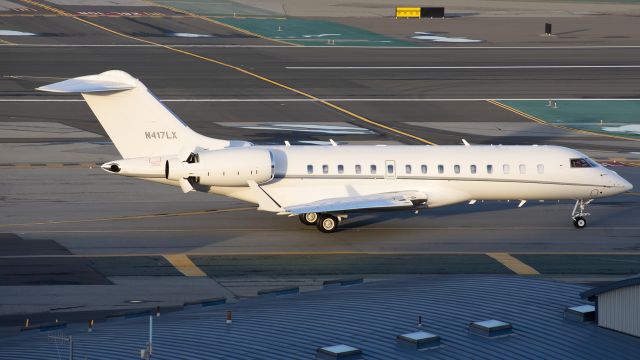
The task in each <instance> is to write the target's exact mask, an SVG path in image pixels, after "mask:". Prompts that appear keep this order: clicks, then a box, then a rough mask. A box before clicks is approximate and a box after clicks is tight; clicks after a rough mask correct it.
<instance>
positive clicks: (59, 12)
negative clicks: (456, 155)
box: [22, 0, 436, 145]
mask: <svg viewBox="0 0 640 360" xmlns="http://www.w3.org/2000/svg"><path fill="white" fill-rule="evenodd" d="M22 1H23V2H26V3H28V4H31V5H34V6H38V7H41V8H43V9H46V10H49V11H51V12H54V13H57V14H60V15H65V16H68V17H70V18H72V19H75V20H77V21H80V22H83V23H85V24H87V25H90V26H93V27H96V28H98V29H101V30H104V31H106V32H109V33H111V34H114V35H117V36H120V37H123V38H126V39H130V40H134V41H138V42H141V43H145V44H150V45H155V46H158V47H161V48H164V49H167V50H170V51H173V52H176V53H180V54H183V55H187V56H191V57H193V58H196V59H200V60H204V61H207V62H210V63H213V64H217V65H220V66H224V67H226V68H229V69H233V70H236V71H238V72H241V73H243V74H245V75H249V76H251V77H254V78H256V79H259V80H262V81H264V82H267V83H269V84H271V85H275V86H277V87H280V88H283V89H285V90H289V91H291V92H294V93H296V94H298V95H301V96H304V97H306V98H308V99H312V100H314V101H317V102H319V103H321V104H323V105H325V106H328V107H330V108H332V109H334V110H337V111H339V112H341V113H343V114H346V115H349V116H350V117H352V118H355V119H357V120H360V121H363V122H365V123H367V124H370V125H374V126H376V127H379V128H381V129H385V130H387V131H390V132H393V133H396V134H399V135H402V136H405V137H408V138H411V139H414V140H416V141H419V142H421V143H424V144H429V145H436V144H435V143H434V142H432V141H429V140H427V139H424V138H421V137H419V136H416V135H412V134H409V133H407V132H404V131H401V130H398V129H395V128H392V127H391V126H388V125H384V124H381V123H379V122H376V121H373V120H371V119H368V118H366V117H364V116H362V115H358V114H356V113H354V112H351V111H349V110H347V109H345V108H343V107H341V106H338V105H335V104H333V103H331V102H329V101H326V100H322V99H320V98H318V97H316V96H314V95H311V94H309V93H307V92H304V91H302V90H298V89H296V88H293V87H291V86H288V85H285V84H283V83H280V82H277V81H275V80H271V79H269V78H267V77H264V76H262V75H259V74H256V73H254V72H251V71H249V70H246V69H243V68H241V67H238V66H235V65H231V64H228V63H225V62H222V61H220V60H216V59H213V58H210V57H206V56H202V55H198V54H195V53H192V52H190V51H186V50H182V49H178V48H175V47H173V46H170V45H165V44H161V43H157V42H154V41H150V40H146V39H141V38H138V37H135V36H132V35H127V34H124V33H121V32H119V31H116V30H112V29H109V28H107V27H105V26H102V25H99V24H96V23H94V22H92V21H89V20H86V19H83V18H80V17H78V16H74V15H72V14H69V13H67V12H65V11H63V10H60V9H58V8H55V7H53V6H49V5H45V4H41V3H38V2H35V1H33V0H22Z"/></svg>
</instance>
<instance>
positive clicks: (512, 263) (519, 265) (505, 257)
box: [487, 253, 540, 275]
mask: <svg viewBox="0 0 640 360" xmlns="http://www.w3.org/2000/svg"><path fill="white" fill-rule="evenodd" d="M487 256H489V257H490V258H492V259H494V260H496V261H497V262H499V263H500V264H502V265H504V266H505V267H506V268H507V269H509V270H511V271H513V272H514V273H516V274H518V275H540V272H538V270H536V269H534V268H532V267H531V266H529V265H527V264H525V263H523V262H522V261H520V260H518V259H516V258H515V257H513V256H511V255H510V254H509V253H487Z"/></svg>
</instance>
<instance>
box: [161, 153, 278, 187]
mask: <svg viewBox="0 0 640 360" xmlns="http://www.w3.org/2000/svg"><path fill="white" fill-rule="evenodd" d="M274 171H275V164H274V158H273V155H272V154H271V152H270V151H269V150H267V149H259V148H252V147H240V148H226V149H221V150H206V151H201V152H198V153H195V152H192V153H190V154H189V155H188V156H187V158H186V159H180V158H173V159H169V160H167V161H166V162H165V177H166V178H167V179H169V180H175V181H179V182H180V186H181V187H182V190H183V191H185V192H188V191H190V190H192V189H193V185H194V184H199V185H207V186H247V181H250V180H253V181H255V182H256V183H258V184H262V183H265V182H267V181H270V180H271V179H273V176H274Z"/></svg>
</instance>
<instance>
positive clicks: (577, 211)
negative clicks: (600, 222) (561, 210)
mask: <svg viewBox="0 0 640 360" xmlns="http://www.w3.org/2000/svg"><path fill="white" fill-rule="evenodd" d="M592 201H593V199H590V200H586V201H585V200H576V204H575V206H574V207H573V211H572V212H571V219H573V225H574V226H575V227H577V228H578V229H582V228H583V227H585V226H587V220H586V219H585V218H584V217H585V216H589V215H591V214H589V213H588V212H586V209H587V205H589V204H590V203H591V202H592Z"/></svg>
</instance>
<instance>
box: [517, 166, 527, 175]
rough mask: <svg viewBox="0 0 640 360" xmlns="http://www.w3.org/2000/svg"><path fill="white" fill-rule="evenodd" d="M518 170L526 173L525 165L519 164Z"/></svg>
mask: <svg viewBox="0 0 640 360" xmlns="http://www.w3.org/2000/svg"><path fill="white" fill-rule="evenodd" d="M518 170H519V171H520V174H526V173H527V165H525V164H520V166H518Z"/></svg>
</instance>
